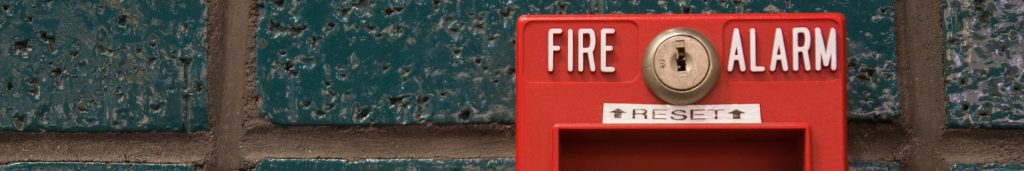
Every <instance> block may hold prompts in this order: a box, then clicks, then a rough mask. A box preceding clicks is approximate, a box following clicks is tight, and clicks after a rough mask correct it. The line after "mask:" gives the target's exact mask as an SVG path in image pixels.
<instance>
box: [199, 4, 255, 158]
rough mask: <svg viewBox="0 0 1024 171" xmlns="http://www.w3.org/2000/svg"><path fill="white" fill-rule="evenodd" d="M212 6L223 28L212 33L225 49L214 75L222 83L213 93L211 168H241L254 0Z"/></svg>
mask: <svg viewBox="0 0 1024 171" xmlns="http://www.w3.org/2000/svg"><path fill="white" fill-rule="evenodd" d="M211 5H213V6H216V8H214V9H216V10H214V11H213V12H211V14H214V15H212V16H213V17H211V19H217V21H218V22H217V23H216V24H219V25H220V27H217V28H218V29H211V32H212V33H210V34H213V35H218V36H216V37H218V38H219V39H218V41H219V42H217V43H211V45H217V46H220V48H218V49H222V50H223V51H221V52H218V53H215V54H216V55H217V56H216V59H218V60H217V65H218V66H216V67H210V68H216V69H218V72H217V73H216V74H215V75H214V74H211V75H214V77H217V78H216V79H217V80H220V81H218V82H219V83H220V84H216V85H211V87H215V88H216V89H214V90H213V91H211V92H214V93H211V94H216V95H213V96H211V98H210V99H211V100H210V102H211V103H213V104H211V106H213V108H212V109H213V111H214V112H211V113H210V114H211V115H212V116H213V117H212V118H213V119H212V120H213V121H215V122H211V124H212V127H213V129H212V131H213V137H214V138H213V147H214V149H213V151H212V155H211V159H210V162H209V163H210V165H209V168H210V170H238V169H241V168H242V164H241V162H242V158H241V152H240V151H239V144H240V142H241V139H242V136H243V135H242V134H243V133H244V132H243V129H242V117H241V116H243V115H242V112H244V107H245V106H244V104H245V102H243V100H244V97H245V89H244V88H242V87H245V86H246V84H245V83H246V79H245V76H246V71H247V70H246V61H247V60H248V58H249V55H250V51H251V49H250V47H251V46H252V45H251V44H252V42H253V41H252V36H251V35H252V33H253V32H252V30H253V29H254V28H253V27H252V26H251V25H250V24H249V22H248V21H249V12H250V10H251V8H252V7H253V2H252V1H251V0H228V1H216V2H215V3H212V4H211Z"/></svg>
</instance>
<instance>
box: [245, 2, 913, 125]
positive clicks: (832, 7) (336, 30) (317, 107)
mask: <svg viewBox="0 0 1024 171" xmlns="http://www.w3.org/2000/svg"><path fill="white" fill-rule="evenodd" d="M258 11H259V15H260V17H259V21H258V24H257V28H256V79H257V91H258V95H259V97H260V99H261V101H260V102H261V103H262V104H260V105H261V107H260V109H259V110H260V113H261V114H262V115H263V116H265V117H266V118H267V119H268V120H269V121H270V122H272V123H275V124H279V125H370V124H386V125H393V124H477V123H494V122H497V123H511V122H513V121H514V118H515V116H514V108H515V102H514V99H515V98H514V95H515V90H514V85H515V75H514V73H515V72H516V71H515V70H514V59H515V56H514V54H515V51H514V50H515V48H514V47H515V46H514V45H515V42H514V41H515V40H514V35H515V24H516V18H517V17H519V16H521V15H524V14H599V13H630V14H643V13H752V12H842V13H844V14H846V19H847V22H848V23H847V24H848V36H849V37H848V38H847V41H848V42H849V47H848V52H849V54H848V55H849V58H848V59H849V65H850V66H849V67H848V68H849V70H848V71H847V74H848V75H849V78H848V80H849V99H848V103H849V109H850V110H849V116H850V118H851V119H853V120H891V119H893V118H896V117H898V116H899V113H898V112H897V108H898V101H897V99H898V96H899V91H898V90H897V88H896V69H895V67H896V64H895V55H894V52H895V42H894V35H893V8H892V1H891V0H865V1H840V0H824V1H786V0H766V1H680V2H669V1H594V2H584V1H579V3H577V2H558V1H527V0H523V1H399V0H385V1H275V0H261V1H258Z"/></svg>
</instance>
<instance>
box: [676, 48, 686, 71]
mask: <svg viewBox="0 0 1024 171" xmlns="http://www.w3.org/2000/svg"><path fill="white" fill-rule="evenodd" d="M676 66H678V68H676V71H686V48H682V47H678V48H676Z"/></svg>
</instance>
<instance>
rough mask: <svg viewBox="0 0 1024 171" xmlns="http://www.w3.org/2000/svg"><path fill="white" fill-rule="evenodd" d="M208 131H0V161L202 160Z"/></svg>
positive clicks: (197, 162)
mask: <svg viewBox="0 0 1024 171" xmlns="http://www.w3.org/2000/svg"><path fill="white" fill-rule="evenodd" d="M209 140H210V135H209V134H208V133H176V132H131V133H96V132H78V133H69V132H0V154H3V155H0V164H7V163H10V162H28V161H35V162H39V161H68V162H91V161H95V162H139V163H192V164H201V163H202V162H203V161H204V154H206V153H207V152H209V151H210V146H209V143H208V142H209Z"/></svg>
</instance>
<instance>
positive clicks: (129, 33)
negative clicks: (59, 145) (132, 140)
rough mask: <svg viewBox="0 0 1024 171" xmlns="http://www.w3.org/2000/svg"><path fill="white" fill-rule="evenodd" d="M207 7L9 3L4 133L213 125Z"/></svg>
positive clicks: (96, 0) (1, 77)
mask: <svg viewBox="0 0 1024 171" xmlns="http://www.w3.org/2000/svg"><path fill="white" fill-rule="evenodd" d="M205 14H206V6H205V4H204V3H203V2H200V1H195V0H169V1H126V2H121V1H100V0H92V1H36V0H31V1H5V2H0V33H2V35H3V36H2V37H0V38H2V39H3V41H0V47H2V48H0V71H2V72H3V74H0V101H2V102H3V103H0V130H7V131H76V132H77V131H202V130H206V129H207V128H208V127H209V123H208V122H209V121H208V117H207V93H206V90H205V87H206V83H205V73H206V60H207V52H206V48H207V44H206V39H205V38H206V32H207V29H206V27H207V22H206V19H205V17H204V16H205Z"/></svg>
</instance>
